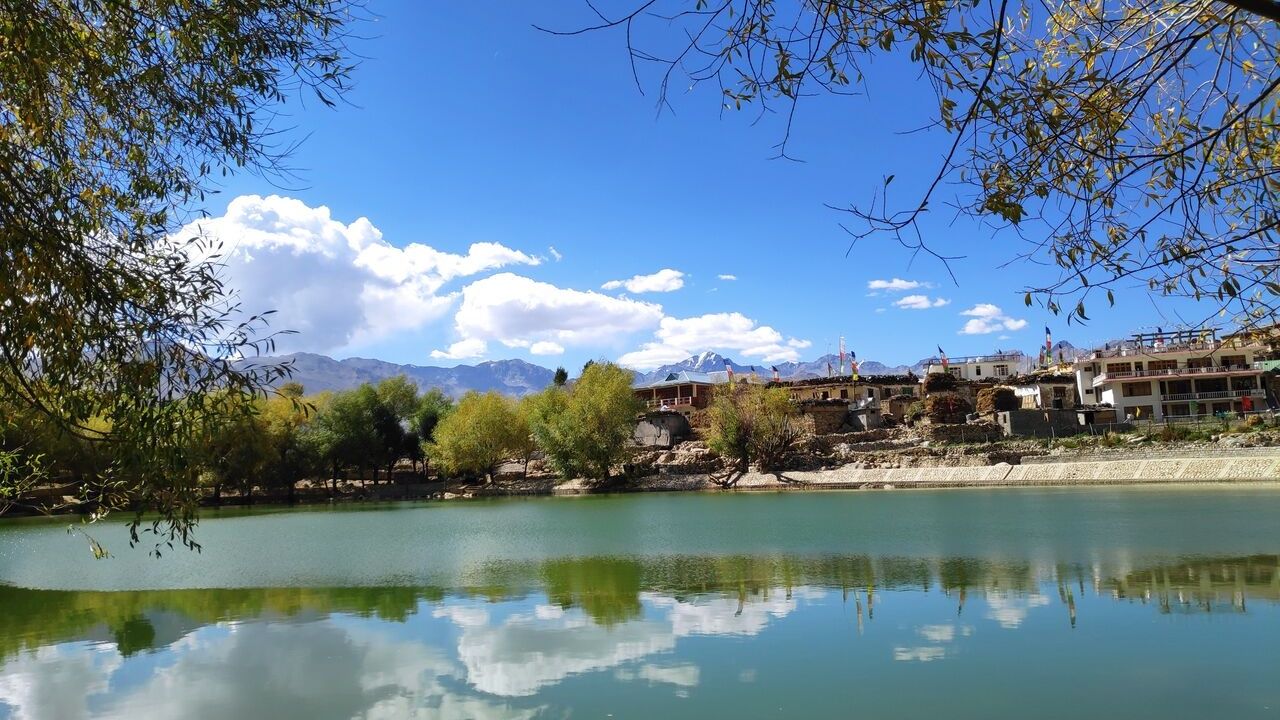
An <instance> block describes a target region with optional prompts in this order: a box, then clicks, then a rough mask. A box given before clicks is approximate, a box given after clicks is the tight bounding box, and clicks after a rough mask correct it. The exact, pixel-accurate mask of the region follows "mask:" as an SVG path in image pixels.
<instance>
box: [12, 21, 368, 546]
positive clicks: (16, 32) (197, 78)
mask: <svg viewBox="0 0 1280 720" xmlns="http://www.w3.org/2000/svg"><path fill="white" fill-rule="evenodd" d="M358 9H359V7H358V6H357V5H355V4H353V3H352V2H350V1H349V0H142V1H140V2H126V1H123V0H0V278H3V281H2V282H0V392H2V393H3V395H2V396H0V400H2V401H3V403H0V404H3V405H4V406H5V407H7V408H9V409H10V410H12V411H14V412H23V413H26V412H36V413H39V414H41V415H43V416H44V417H46V418H47V419H49V420H51V421H53V422H56V423H57V424H59V425H60V426H61V427H62V428H63V429H64V430H65V431H66V432H68V433H72V434H78V435H80V436H82V437H83V438H84V439H85V440H86V441H87V442H92V443H95V444H96V445H99V446H101V447H102V448H103V449H104V451H105V452H106V453H107V455H108V457H109V458H110V465H109V469H108V470H106V471H104V472H102V473H99V474H98V475H97V476H96V477H95V478H94V479H93V482H91V483H89V484H88V490H87V495H88V496H89V497H88V498H87V499H89V500H92V501H94V502H96V503H101V504H102V505H103V507H106V508H121V507H123V508H129V509H131V510H133V511H135V512H136V513H137V514H136V516H135V520H134V523H133V526H132V529H133V539H134V541H135V542H136V541H137V540H138V539H139V533H140V532H152V533H155V534H156V547H157V549H158V548H159V547H161V546H162V545H166V544H167V545H172V544H173V543H175V542H181V543H185V544H187V545H189V546H193V547H194V546H195V541H194V539H193V537H192V535H191V531H192V529H193V526H194V523H195V507H196V502H195V501H196V492H195V487H196V485H195V478H194V466H193V462H192V460H191V457H190V456H191V453H190V452H189V449H190V448H191V447H192V446H193V445H195V444H197V443H198V442H199V441H200V439H201V438H204V437H207V436H208V435H209V434H210V433H211V432H213V431H214V430H215V429H216V427H217V426H218V425H219V424H221V423H223V422H225V421H226V420H227V418H234V417H235V416H237V415H238V414H243V413H248V412H252V409H251V408H252V404H251V403H250V402H248V401H249V400H250V399H252V398H253V397H254V396H255V395H260V394H261V393H262V392H263V389H264V387H266V385H267V384H269V383H271V382H273V381H275V380H276V379H278V378H279V376H280V375H281V374H283V373H285V372H287V370H288V368H287V367H280V366H260V367H254V368H248V369H245V368H241V367H240V366H239V365H238V364H237V363H236V361H237V359H239V358H241V357H243V356H247V355H253V354H255V353H259V352H262V351H266V350H269V349H270V348H271V345H272V336H271V335H270V334H269V333H268V332H267V328H266V316H265V315H257V316H253V317H249V318H248V319H242V318H243V317H244V315H242V314H240V311H239V308H238V307H237V306H236V305H235V301H234V296H233V295H232V294H231V293H230V292H229V291H228V288H226V287H224V286H223V283H222V280H221V278H220V274H219V264H218V253H217V248H215V247H210V246H208V245H207V244H206V243H204V242H203V241H202V240H200V239H199V238H171V234H172V233H173V232H174V231H175V230H176V229H177V228H178V227H181V226H182V224H183V223H184V221H186V220H189V219H190V218H191V217H192V214H193V213H196V212H199V211H200V210H201V203H202V201H203V200H204V197H205V193H206V192H207V191H208V190H209V189H210V187H211V182H212V180H213V179H214V178H215V177H219V176H222V175H226V174H229V173H234V172H241V171H252V172H263V173H269V174H270V173H277V172H280V171H282V170H283V166H282V165H281V161H282V159H283V158H284V156H285V152H284V151H285V150H286V149H287V148H284V147H280V146H279V143H280V141H281V138H280V135H279V133H280V129H279V128H274V127H272V125H271V124H270V122H268V121H267V119H265V116H266V113H264V112H263V111H264V110H270V109H272V108H274V107H276V106H279V105H280V104H281V103H283V102H286V101H287V100H288V99H290V98H292V97H297V96H299V95H305V96H307V97H311V96H314V97H318V98H319V99H320V100H321V101H323V102H324V103H327V104H331V103H333V102H334V100H335V99H336V98H337V97H339V96H340V95H341V93H342V92H343V91H344V90H345V88H346V87H347V85H348V77H349V74H350V70H351V65H350V63H349V61H348V60H347V59H346V56H347V54H348V53H347V51H346V41H347V32H348V26H349V25H350V24H351V23H352V22H353V21H354V20H356V18H355V17H354V16H353V13H354V12H356V11H357V10H358ZM252 310H255V311H256V310H259V309H252ZM91 425H92V426H93V429H90V426H91ZM9 451H10V452H13V449H12V448H10V450H9Z"/></svg>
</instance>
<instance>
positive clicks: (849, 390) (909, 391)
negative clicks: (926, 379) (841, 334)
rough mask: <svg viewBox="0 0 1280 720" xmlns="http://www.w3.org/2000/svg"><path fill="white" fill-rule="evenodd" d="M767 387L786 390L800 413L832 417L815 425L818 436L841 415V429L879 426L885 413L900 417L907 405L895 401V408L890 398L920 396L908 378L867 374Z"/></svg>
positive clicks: (917, 389) (917, 385) (785, 381)
mask: <svg viewBox="0 0 1280 720" xmlns="http://www.w3.org/2000/svg"><path fill="white" fill-rule="evenodd" d="M769 387H781V388H785V389H786V390H787V391H788V393H789V394H790V396H791V399H792V401H794V402H795V403H796V404H797V405H798V406H799V407H800V412H801V414H814V415H823V416H831V417H832V418H833V419H831V420H829V421H826V422H822V421H818V422H816V426H817V428H818V430H817V431H818V432H819V434H821V428H822V427H824V426H830V425H834V424H835V420H834V415H836V414H840V418H839V419H840V423H839V425H841V426H843V425H845V424H848V425H850V426H852V427H856V428H861V429H870V428H876V427H880V426H881V425H882V424H883V423H884V418H883V414H884V413H885V412H890V413H893V414H895V415H897V416H899V417H901V415H902V414H903V412H904V411H905V408H906V405H907V404H909V403H906V402H903V401H901V400H898V401H896V402H897V403H898V404H897V405H894V404H893V402H895V401H893V398H903V397H910V398H912V399H913V401H914V399H915V398H916V397H917V396H918V395H919V393H920V385H919V383H918V381H917V379H916V378H915V377H914V376H911V375H888V376H876V375H868V376H860V377H859V378H858V379H857V380H854V379H853V378H852V377H851V376H842V377H829V378H806V379H803V380H782V381H775V382H771V383H769ZM834 431H835V430H831V432H834Z"/></svg>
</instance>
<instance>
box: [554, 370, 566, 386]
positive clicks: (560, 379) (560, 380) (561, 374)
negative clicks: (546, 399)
mask: <svg viewBox="0 0 1280 720" xmlns="http://www.w3.org/2000/svg"><path fill="white" fill-rule="evenodd" d="M551 382H552V383H553V384H555V386H556V387H564V386H565V383H567V382H569V371H568V370H565V369H564V368H563V367H558V368H556V374H555V377H553V378H552V379H551Z"/></svg>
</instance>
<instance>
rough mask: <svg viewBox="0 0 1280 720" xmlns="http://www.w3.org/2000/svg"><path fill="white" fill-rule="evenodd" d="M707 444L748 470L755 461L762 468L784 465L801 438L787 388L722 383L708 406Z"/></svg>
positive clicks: (739, 466) (742, 468) (772, 468)
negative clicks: (783, 461)
mask: <svg viewBox="0 0 1280 720" xmlns="http://www.w3.org/2000/svg"><path fill="white" fill-rule="evenodd" d="M709 417H710V428H709V431H708V435H707V446H708V447H710V448H711V449H712V450H715V451H716V452H717V453H719V454H720V455H722V456H723V457H725V458H728V459H730V460H731V461H732V462H734V463H735V464H736V465H737V467H736V469H737V470H739V471H741V472H746V470H747V469H748V467H749V466H750V464H751V463H752V462H754V463H755V464H756V465H757V466H759V468H760V469H761V470H765V471H768V470H774V469H777V468H779V467H780V466H781V463H782V460H783V458H784V457H785V455H786V452H787V451H788V450H790V449H791V448H792V446H794V445H795V442H796V440H797V439H799V437H800V427H799V425H798V424H797V423H796V406H795V403H794V402H792V401H791V397H790V395H789V394H788V392H787V391H786V389H785V388H766V387H763V386H761V385H753V384H749V383H740V384H738V385H737V386H721V387H719V388H717V389H716V392H715V397H714V398H713V399H712V401H711V407H710V408H709Z"/></svg>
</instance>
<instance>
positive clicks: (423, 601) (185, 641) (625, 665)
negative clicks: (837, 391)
mask: <svg viewBox="0 0 1280 720" xmlns="http://www.w3.org/2000/svg"><path fill="white" fill-rule="evenodd" d="M1278 568H1280V558H1277V557H1276V556H1254V557H1242V558H1201V559H1191V560H1184V561H1178V562H1169V563H1165V564H1161V565H1158V566H1152V567H1143V568H1134V569H1128V570H1125V571H1117V572H1109V571H1108V570H1107V569H1106V568H1102V567H1088V566H1080V565H1062V566H1060V565H1036V564H1033V563H1018V562H1012V563H1006V562H996V561H980V560H972V559H947V560H934V559H923V560H922V559H910V558H870V557H858V556H854V557H832V558H820V559H802V558H792V557H776V558H769V557H723V558H712V557H669V558H655V559H649V560H640V559H631V558H583V559H559V560H555V561H550V562H545V563H540V564H498V565H494V566H491V567H487V568H486V569H485V570H484V572H483V573H482V577H481V578H480V580H481V582H479V583H477V584H475V585H474V586H472V587H468V588H459V589H449V590H445V589H442V588H395V587H392V588H385V587H378V588H345V589H322V588H284V589H256V590H184V591H152V592H65V591H40V590H26V589H19V588H12V587H0V608H3V609H4V612H0V663H2V664H0V718H3V717H6V716H13V717H51V718H77V717H91V716H94V717H98V716H101V717H117V716H120V717H123V716H126V715H127V716H133V717H178V716H184V717H242V718H247V717H284V716H288V717H402V716H406V715H411V714H412V713H413V712H419V713H425V714H427V715H429V716H431V717H442V718H531V717H537V716H539V715H540V714H541V713H550V714H551V715H558V714H561V713H562V712H565V711H566V708H567V707H568V704H567V703H568V701H567V700H566V699H565V698H558V699H557V698H555V697H549V696H548V693H552V694H554V693H553V691H554V690H555V689H556V688H557V687H558V686H561V685H564V684H566V683H570V682H571V681H575V682H588V680H587V679H588V678H590V679H592V680H590V681H591V682H595V683H597V685H596V686H593V687H596V688H597V692H599V687H601V686H600V685H598V683H605V684H607V686H608V688H609V691H608V693H607V695H608V696H609V697H621V696H620V695H618V693H637V694H639V695H637V697H649V696H651V695H654V694H660V695H661V697H664V698H667V699H668V700H669V701H672V702H675V701H678V700H690V701H692V700H696V698H697V695H698V694H699V692H700V691H701V690H702V689H704V687H705V686H706V685H707V683H708V682H711V683H713V684H715V683H720V684H724V683H733V684H736V685H737V686H740V687H742V686H758V685H760V684H761V683H762V680H761V679H762V678H765V679H769V678H772V677H773V673H777V672H779V670H777V669H775V670H773V671H772V673H768V672H766V674H764V675H762V674H761V673H762V671H761V670H760V668H759V667H757V666H756V664H761V663H767V662H769V661H770V660H774V661H780V660H781V659H783V658H788V657H790V654H792V653H794V654H795V655H796V657H797V658H800V660H795V661H790V662H794V663H796V664H801V663H802V662H803V659H804V658H806V657H809V656H810V654H811V653H814V652H818V651H817V650H814V648H822V647H826V646H828V645H830V646H831V648H846V650H842V651H840V652H847V648H848V647H850V646H851V645H852V646H854V647H857V648H859V652H862V653H865V658H866V659H865V662H867V663H873V664H869V665H867V666H866V667H867V668H872V669H871V670H864V672H875V673H884V672H888V671H885V670H883V669H876V668H881V667H882V665H883V664H885V663H888V664H889V665H898V666H901V667H904V668H906V667H920V668H924V667H931V666H935V665H937V664H938V663H951V662H953V661H959V659H960V658H963V657H964V656H966V654H968V653H970V652H974V651H976V650H978V649H985V650H986V651H987V652H990V651H991V648H994V647H998V646H997V645H994V644H993V643H995V642H997V640H996V638H999V637H1004V638H1011V637H1017V636H1021V635H1022V634H1023V633H1025V632H1026V629H1027V627H1029V626H1031V625H1033V624H1036V623H1039V625H1040V627H1042V628H1043V627H1056V628H1061V629H1062V630H1065V631H1068V632H1071V630H1070V628H1072V627H1077V626H1078V625H1089V624H1090V623H1093V624H1095V626H1103V625H1106V626H1108V627H1110V626H1111V625H1112V624H1113V623H1116V622H1117V621H1116V618H1115V616H1114V613H1115V612H1118V611H1120V610H1123V611H1124V612H1126V613H1132V612H1138V613H1144V614H1148V615H1149V614H1150V613H1151V612H1152V611H1154V612H1155V613H1157V614H1165V615H1169V616H1170V617H1177V616H1180V615H1185V614H1192V613H1232V614H1248V613H1249V612H1250V608H1251V607H1253V606H1255V605H1261V606H1262V607H1274V606H1276V605H1277V604H1280V570H1278ZM793 617H794V618H795V621H794V622H792V618H793ZM1125 617H1126V618H1127V619H1126V622H1131V620H1132V615H1126V616H1125ZM1275 619H1276V616H1275V614H1274V613H1272V614H1270V615H1269V616H1268V618H1267V621H1268V622H1270V624H1269V625H1267V626H1266V629H1269V630H1272V631H1274V630H1275V629H1276V624H1275V622H1274V621H1275ZM1041 632H1043V630H1041ZM766 634H770V637H771V638H772V639H771V640H769V641H768V643H767V644H764V643H762V644H759V645H756V644H753V643H754V642H755V640H756V638H757V637H760V636H764V635H766ZM999 642H1009V641H1007V640H1004V641H999ZM856 643H862V644H861V645H854V644H856ZM792 646H794V647H792ZM765 648H767V649H768V652H761V650H762V649H765ZM828 651H829V652H831V653H832V654H833V657H837V656H838V655H837V654H836V650H834V649H829V650H828ZM775 655H776V657H773V656H775ZM859 657H862V656H859ZM877 659H878V660H877ZM709 660H710V662H709ZM747 661H750V662H747ZM874 663H880V664H874ZM834 667H839V665H838V664H837V665H835V666H834ZM830 671H831V669H830V668H824V669H822V670H821V672H830ZM806 672H810V673H812V672H817V671H816V670H815V669H814V668H812V667H808V668H807V669H806ZM575 687H576V686H575ZM585 692H587V691H586V690H582V689H579V690H578V691H577V693H576V694H575V695H574V697H575V698H576V700H575V702H580V701H581V698H582V697H584V695H583V694H582V693H585ZM637 702H639V701H637ZM743 702H746V700H744V701H743ZM557 703H559V704H557ZM748 714H750V713H748Z"/></svg>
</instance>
